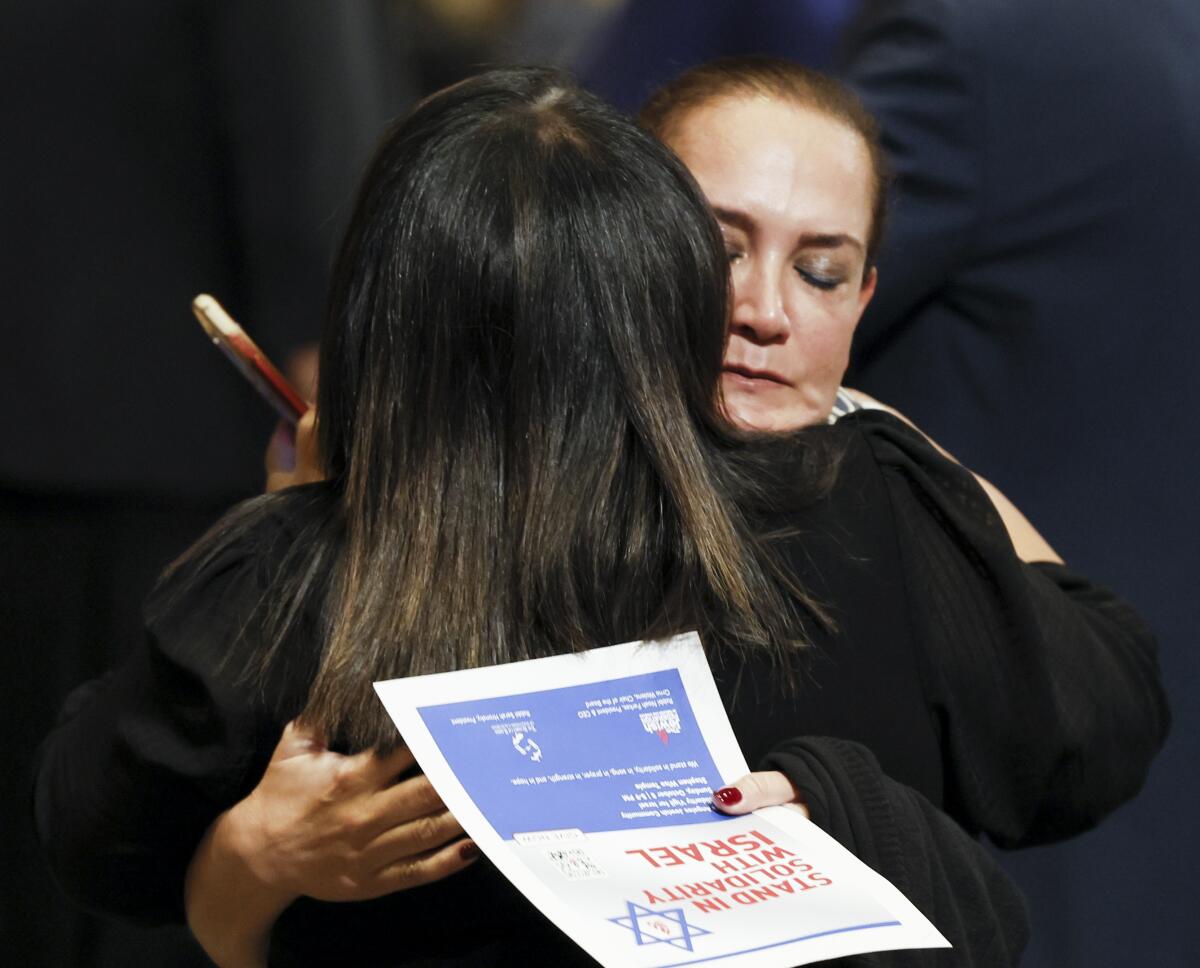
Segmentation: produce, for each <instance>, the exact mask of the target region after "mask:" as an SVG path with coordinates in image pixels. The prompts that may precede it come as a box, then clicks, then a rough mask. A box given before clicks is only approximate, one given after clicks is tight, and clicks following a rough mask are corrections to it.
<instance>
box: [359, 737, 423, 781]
mask: <svg viewBox="0 0 1200 968" xmlns="http://www.w3.org/2000/svg"><path fill="white" fill-rule="evenodd" d="M360 757H361V762H362V765H363V778H364V779H365V780H367V782H369V783H370V784H371V785H372V786H380V787H381V786H390V785H391V784H393V783H394V782H395V781H396V778H397V777H398V776H400V774H401V773H403V772H405V771H406V770H408V769H410V768H411V767H412V765H413V764H414V763H415V762H417V761H416V758H415V757H414V756H413V755H412V751H411V750H409V748H408V747H407V746H397V747H396V748H395V749H394V750H392V751H391V752H388V753H377V752H376V751H375V750H367V751H366V752H364V753H359V754H357V756H356V757H355V758H356V759H358V758H360Z"/></svg>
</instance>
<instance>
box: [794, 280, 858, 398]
mask: <svg viewBox="0 0 1200 968" xmlns="http://www.w3.org/2000/svg"><path fill="white" fill-rule="evenodd" d="M822 295H824V294H822ZM791 318H792V320H793V327H792V332H793V334H794V337H795V338H794V340H793V347H794V351H795V353H796V355H797V357H799V358H801V359H803V360H804V361H805V362H806V364H807V369H808V370H809V371H810V372H813V373H829V372H836V373H837V375H838V377H839V378H840V377H841V374H842V373H843V372H845V369H846V365H847V363H848V361H849V358H850V342H851V340H852V339H853V337H854V328H855V326H856V325H857V323H858V310H857V305H856V303H855V302H854V300H844V299H838V300H836V301H834V300H831V299H822V298H815V299H814V298H808V299H806V300H804V301H803V302H800V301H798V302H797V304H796V306H795V309H794V314H793V315H792V316H791Z"/></svg>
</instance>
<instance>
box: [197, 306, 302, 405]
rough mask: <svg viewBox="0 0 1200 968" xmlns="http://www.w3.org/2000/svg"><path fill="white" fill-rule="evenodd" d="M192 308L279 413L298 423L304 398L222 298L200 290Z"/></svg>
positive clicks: (261, 394) (228, 355)
mask: <svg viewBox="0 0 1200 968" xmlns="http://www.w3.org/2000/svg"><path fill="white" fill-rule="evenodd" d="M192 312H193V313H195V315H196V319H198V320H199V321H200V325H201V326H203V327H204V332H206V333H207V334H208V336H209V338H210V339H211V340H212V341H213V343H215V344H216V345H217V348H218V349H220V351H221V352H222V353H224V354H225V355H226V356H227V357H228V358H229V361H230V362H231V363H232V364H233V365H234V366H235V367H237V369H238V372H240V373H241V374H242V376H244V377H245V378H246V379H247V380H249V381H250V384H251V385H252V386H253V387H254V389H255V390H257V391H258V392H259V395H260V396H261V397H262V398H263V399H264V400H266V401H267V403H269V404H270V405H271V406H272V408H274V410H275V412H276V413H278V414H279V416H280V417H282V418H283V419H284V420H286V421H287V422H288V423H290V424H295V423H296V422H297V421H298V420H299V419H300V418H301V417H303V416H304V413H305V411H307V410H308V404H307V403H306V402H305V400H304V398H303V397H302V396H300V394H299V393H298V392H297V391H296V388H295V387H293V386H292V385H291V384H290V383H289V382H288V380H287V377H285V376H284V375H283V374H282V373H280V372H279V370H278V369H277V368H276V366H275V365H274V364H273V363H272V362H271V361H270V360H269V359H267V357H266V354H265V353H263V351H262V350H260V349H259V348H258V346H256V345H255V343H254V340H252V339H251V338H250V337H249V336H247V335H246V331H245V330H244V329H242V327H241V326H239V325H238V324H237V323H236V322H234V320H233V317H232V316H230V315H229V313H227V312H225V309H224V307H223V306H222V305H221V304H220V303H219V302H217V301H216V300H215V299H213V297H212V296H209V295H207V294H205V293H201V294H200V295H199V296H197V297H196V298H195V299H193V300H192Z"/></svg>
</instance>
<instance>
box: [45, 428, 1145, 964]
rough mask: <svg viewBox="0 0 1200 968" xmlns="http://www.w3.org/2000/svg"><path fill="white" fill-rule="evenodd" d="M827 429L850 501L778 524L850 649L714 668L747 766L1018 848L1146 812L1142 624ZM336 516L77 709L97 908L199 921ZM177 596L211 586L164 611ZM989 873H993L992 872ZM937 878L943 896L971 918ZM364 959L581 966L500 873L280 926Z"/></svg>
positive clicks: (59, 775) (284, 539)
mask: <svg viewBox="0 0 1200 968" xmlns="http://www.w3.org/2000/svg"><path fill="white" fill-rule="evenodd" d="M810 432H812V433H821V434H829V435H834V436H835V437H836V438H837V439H838V441H839V442H840V443H842V444H844V447H845V452H844V457H843V460H842V464H841V468H840V471H839V476H838V481H837V484H836V485H835V486H834V487H833V489H832V490H831V492H830V493H829V494H828V496H827V497H826V498H824V499H822V500H821V501H820V502H818V503H817V504H815V505H810V506H808V507H806V508H803V509H801V510H799V511H798V512H796V513H795V514H791V515H788V520H787V521H786V522H783V521H780V522H778V523H780V524H782V523H787V524H790V525H793V526H795V527H796V528H797V529H798V531H799V537H797V538H796V539H794V540H793V541H792V542H791V543H790V545H789V554H790V560H791V563H792V565H793V567H794V569H795V572H796V574H797V575H798V577H799V578H800V579H801V581H802V582H804V583H805V585H806V587H807V588H808V589H809V590H810V591H812V592H813V593H815V595H816V596H817V597H818V598H820V599H821V600H822V601H823V602H825V603H826V604H827V605H828V606H829V608H830V609H831V610H832V612H833V614H834V618H835V620H836V622H837V630H836V632H835V633H833V634H826V635H817V637H816V639H815V641H814V647H813V648H812V649H811V650H809V652H808V654H807V657H806V659H805V661H804V681H803V685H802V686H801V688H800V690H799V692H798V694H796V695H790V696H789V695H787V694H785V692H784V691H783V689H782V688H781V687H780V686H779V685H778V683H777V681H776V680H777V678H778V677H777V676H774V675H773V674H772V673H771V671H770V668H769V666H768V665H767V664H765V663H763V664H760V663H759V662H757V661H748V662H742V661H741V660H739V659H737V658H736V657H732V656H713V657H712V658H713V660H714V661H713V665H714V673H715V675H716V678H717V683H718V687H719V689H720V691H721V694H722V697H723V699H724V700H725V704H726V708H727V709H728V711H729V714H730V719H731V721H732V724H733V728H734V732H735V733H736V734H737V736H738V739H739V741H740V742H741V744H742V747H743V750H744V751H745V753H746V755H747V759H748V760H749V761H750V762H751V763H756V762H759V761H760V760H761V759H762V757H763V756H765V755H766V754H767V753H768V752H769V751H770V750H771V749H772V748H773V747H775V746H777V745H778V744H780V743H781V742H784V741H787V740H789V739H791V738H792V737H796V736H802V735H805V736H830V737H838V738H840V739H843V740H850V741H854V743H857V744H861V746H863V747H866V748H867V749H869V750H870V751H871V753H873V755H874V757H876V758H877V759H878V763H879V764H880V766H881V768H882V774H881V776H886V777H887V778H890V779H888V781H887V782H888V783H893V782H895V783H898V784H902V785H903V786H902V787H897V789H905V790H906V795H908V794H911V795H912V796H919V797H920V798H922V799H921V802H925V801H928V803H929V804H931V805H932V806H929V810H930V811H932V813H933V814H934V815H936V816H937V817H938V818H941V819H942V820H944V819H945V818H944V817H943V816H942V814H941V813H940V812H939V809H944V810H945V812H946V813H948V814H949V815H950V816H951V817H953V818H954V819H955V820H957V821H958V822H959V824H960V825H961V826H962V827H963V828H965V829H966V830H967V831H969V832H971V833H975V832H978V831H984V832H987V833H988V834H989V835H990V836H991V837H992V838H993V839H995V840H997V841H999V842H1001V843H1005V844H1016V843H1033V842H1037V841H1040V840H1046V839H1051V838H1055V837H1061V836H1065V835H1068V834H1071V833H1074V832H1077V831H1079V830H1081V829H1084V828H1086V827H1088V826H1090V825H1091V824H1094V823H1095V822H1097V821H1098V820H1099V819H1100V818H1101V817H1103V816H1104V815H1105V814H1106V813H1107V812H1108V811H1109V810H1111V809H1112V808H1113V807H1114V806H1116V805H1117V804H1118V803H1120V802H1122V801H1123V800H1125V799H1127V798H1128V797H1130V796H1132V795H1133V794H1134V793H1135V792H1136V790H1137V789H1138V787H1139V786H1140V785H1141V782H1142V780H1143V778H1144V775H1145V771H1146V769H1147V766H1148V764H1149V761H1150V759H1151V758H1152V756H1153V755H1154V753H1155V752H1156V751H1157V749H1158V747H1159V745H1160V744H1161V742H1162V739H1163V736H1164V734H1165V731H1166V725H1167V712H1166V707H1165V702H1164V699H1163V695H1162V691H1161V688H1160V685H1159V681H1158V671H1157V665H1156V660H1155V654H1154V643H1153V638H1152V636H1151V635H1150V634H1149V632H1148V631H1147V630H1146V629H1145V628H1144V626H1143V625H1142V623H1141V621H1140V620H1139V619H1138V617H1137V616H1136V614H1134V613H1133V612H1132V611H1131V610H1130V609H1129V608H1128V607H1127V606H1126V605H1125V604H1123V603H1122V602H1121V601H1120V600H1119V599H1117V598H1116V597H1115V596H1114V595H1113V594H1112V593H1110V592H1108V591H1107V590H1105V589H1102V588H1098V587H1096V586H1093V585H1091V584H1089V583H1088V582H1086V581H1085V580H1083V579H1081V578H1078V577H1077V576H1075V575H1073V574H1072V573H1071V572H1069V571H1068V570H1067V569H1066V568H1063V567H1061V566H1053V565H1035V566H1027V565H1024V564H1023V563H1021V562H1020V561H1019V560H1018V559H1017V558H1016V556H1015V555H1014V553H1013V550H1012V546H1011V544H1010V542H1009V540H1008V538H1007V535H1006V534H1005V532H1004V530H1003V528H1002V526H1001V524H1000V523H999V521H998V519H997V516H996V514H995V511H994V509H993V508H992V505H991V504H990V502H989V501H988V499H987V497H986V496H985V495H984V494H983V492H982V491H981V490H980V489H979V487H978V485H977V484H976V482H975V481H974V479H973V478H972V477H971V476H970V474H968V473H967V472H966V471H964V470H963V469H962V468H960V467H959V466H957V465H955V464H952V463H950V462H948V461H946V460H944V459H943V458H941V457H940V456H938V455H937V454H936V453H935V452H934V451H933V450H932V449H931V448H930V447H929V446H928V445H927V444H926V443H925V442H924V440H923V439H921V438H920V437H919V435H917V434H915V433H914V432H912V431H911V430H909V429H908V428H907V427H905V426H904V425H902V424H901V423H899V422H898V421H896V420H895V419H894V418H892V417H890V416H889V415H887V414H883V413H879V412H862V413H858V414H854V415H852V416H850V417H848V418H845V419H843V420H842V421H840V422H839V423H838V424H837V425H835V426H832V427H828V428H820V429H815V430H813V431H810ZM329 496H330V490H329V489H328V488H327V487H326V486H325V485H313V486H310V487H309V488H305V489H297V490H296V491H295V492H292V493H291V494H286V495H283V496H280V497H276V498H274V499H268V500H267V501H265V502H264V505H263V506H264V508H265V509H267V510H266V511H265V512H264V513H263V514H262V515H261V517H260V520H259V523H258V525H257V526H256V527H255V528H254V529H253V530H252V532H251V533H250V534H249V536H248V537H247V538H245V539H244V540H243V541H242V542H240V543H238V544H235V545H233V546H231V547H227V548H226V549H225V550H224V551H223V552H222V554H221V555H219V556H218V557H217V558H216V559H215V560H213V561H211V562H210V563H209V564H208V565H207V566H205V567H204V568H203V570H202V571H201V572H200V573H192V574H176V576H175V577H174V578H173V580H172V581H170V582H167V583H165V584H164V585H163V586H160V588H159V589H158V590H157V591H156V593H155V596H156V598H157V602H154V601H153V600H152V603H151V607H150V608H149V609H148V612H149V614H151V615H154V616H155V617H154V619H153V621H151V622H149V623H148V628H147V636H146V641H145V644H144V647H143V648H141V649H140V650H137V651H136V652H135V654H134V656H133V657H132V659H131V660H130V661H129V662H128V663H127V664H126V665H125V666H124V667H123V668H121V669H120V670H118V671H116V672H115V673H113V674H111V675H110V676H109V677H108V678H107V679H105V680H102V681H100V682H98V683H93V684H90V685H89V686H85V687H83V688H82V689H81V690H79V691H78V692H77V693H76V695H75V696H73V697H72V699H71V700H70V701H68V704H67V709H66V710H65V712H64V721H63V723H62V724H61V725H60V726H59V727H58V728H57V729H56V731H55V732H54V733H53V734H51V736H50V738H49V739H48V740H47V743H46V745H45V747H44V749H43V751H42V761H41V767H40V771H39V776H38V782H37V795H36V814H37V822H38V826H39V834H40V836H41V839H42V842H43V844H44V845H45V849H46V852H47V854H48V856H49V858H50V861H51V863H52V865H53V866H54V868H55V870H56V872H57V874H58V877H59V879H60V881H61V882H62V884H63V885H64V887H65V888H66V889H67V890H68V891H69V892H70V893H71V894H73V895H74V896H75V897H77V898H78V899H79V900H81V901H83V902H84V903H86V904H89V905H91V906H95V907H97V908H100V909H102V910H106V911H108V912H111V913H115V914H120V915H125V916H131V917H137V918H140V919H143V920H151V921H155V920H165V919H171V918H175V919H178V918H181V917H182V882H183V873H184V870H185V868H186V864H187V862H188V860H189V858H190V856H191V854H192V851H193V850H194V848H195V845H196V843H197V842H198V841H199V839H200V837H201V835H202V834H203V832H204V830H205V829H206V828H207V826H208V825H209V824H210V823H211V822H212V820H213V819H214V818H215V816H216V815H217V814H218V813H219V812H220V811H222V810H224V809H226V808H227V807H229V806H230V805H232V804H233V803H235V802H236V801H237V800H239V799H241V798H242V797H244V796H245V795H246V794H247V793H248V792H249V791H250V790H251V789H252V788H253V786H254V785H255V783H256V782H257V780H258V778H259V777H260V776H261V774H262V772H263V770H264V769H265V766H266V763H267V761H268V759H269V756H270V754H271V751H272V750H273V748H274V746H275V743H276V741H277V740H278V738H279V735H280V733H281V731H282V728H283V726H284V724H285V723H286V722H287V720H288V719H290V718H292V717H293V716H294V715H295V714H296V713H298V712H299V710H300V706H301V704H302V702H303V686H304V684H305V683H307V681H309V679H308V677H309V676H310V675H311V670H312V668H313V664H314V662H315V659H316V656H317V643H316V642H315V641H301V640H299V639H297V640H296V641H294V642H293V643H292V645H291V646H289V647H290V648H291V649H293V655H292V657H291V658H290V659H289V662H288V665H287V670H286V671H287V675H288V679H287V681H276V682H273V683H272V684H269V685H268V687H267V689H266V693H267V694H262V693H260V692H259V691H257V690H255V689H253V688H250V687H247V686H245V685H239V684H237V683H236V682H235V681H233V676H232V674H230V673H229V672H227V671H221V670H222V669H224V668H226V667H221V666H219V665H218V657H219V656H221V655H223V654H225V653H226V652H227V651H228V649H229V647H230V643H232V642H235V641H240V643H241V644H240V645H238V646H237V648H250V649H252V648H255V647H256V638H255V630H254V628H252V627H251V628H248V629H246V634H245V635H243V636H241V637H240V639H239V635H238V633H239V632H240V631H242V630H243V627H244V626H245V625H246V622H247V619H248V617H249V616H250V615H251V613H252V611H253V607H254V605H255V603H256V602H257V601H258V599H259V597H260V596H261V594H262V592H263V589H264V588H265V587H266V585H267V583H268V582H269V581H270V578H271V575H272V571H273V569H274V567H275V566H276V565H277V563H278V562H279V560H280V559H281V557H282V555H283V553H284V551H285V549H286V547H287V545H288V543H289V540H290V539H291V536H293V535H295V534H296V533H297V531H298V529H299V528H300V527H301V526H302V524H303V521H304V520H305V517H306V516H308V515H313V514H322V513H328V507H329V500H328V498H329ZM772 523H773V522H764V524H766V525H768V526H769V525H771V524H772ZM179 581H187V582H188V583H189V586H188V588H189V590H188V591H187V593H186V594H184V595H182V596H180V597H178V600H177V601H175V602H173V604H171V606H170V607H163V603H164V602H167V601H170V599H171V597H172V596H173V595H176V594H177V592H178V585H177V582H179ZM599 644H606V643H597V645H599ZM233 665H234V666H236V663H233ZM854 748H857V747H854ZM836 755H837V756H841V755H843V754H842V753H838V754H836ZM801 785H802V786H803V785H804V784H801ZM847 789H848V787H847ZM914 791H915V792H914ZM843 793H844V790H839V789H836V788H831V789H826V790H820V791H814V792H813V794H812V795H813V796H814V798H817V799H823V798H833V799H834V800H835V801H836V800H837V798H839V797H841V796H842V795H843ZM839 809H842V810H843V812H844V811H845V810H846V809H850V807H847V806H846V805H843V806H842V807H840V808H839ZM826 812H828V811H826ZM876 822H878V823H882V822H883V821H882V820H877V821H876ZM945 828H946V830H949V831H952V832H953V834H954V835H953V836H950V835H946V834H945V832H944V831H942V832H941V833H939V834H938V835H937V836H931V837H930V838H929V840H930V843H931V844H933V845H934V847H935V848H936V849H937V850H945V851H948V852H951V853H953V852H956V851H962V850H968V851H970V850H973V849H974V846H975V845H973V844H971V843H970V842H969V839H968V838H967V837H966V836H965V835H963V836H962V837H961V838H960V839H956V837H957V834H958V828H956V827H954V825H953V824H950V823H946V824H945ZM835 832H836V831H835ZM916 842H917V840H916V839H915V838H914V840H913V842H912V843H914V844H915V843H916ZM931 849H932V848H931ZM966 856H968V861H969V863H968V866H970V867H972V869H974V868H975V867H977V864H978V863H983V862H984V861H983V860H979V858H983V855H982V854H981V853H980V854H979V855H978V858H977V857H976V856H975V855H974V854H968V855H966ZM952 869H953V865H946V867H945V868H944V870H946V871H949V870H952ZM946 876H949V875H946ZM938 877H939V878H940V880H938V883H940V884H941V887H942V889H943V894H944V896H946V897H949V898H954V897H955V896H957V894H958V892H957V890H956V889H950V890H947V889H946V888H947V882H946V879H945V876H942V875H938ZM976 880H977V881H978V880H979V879H978V878H977V879H976ZM984 880H986V879H984ZM922 890H924V888H922V887H921V886H920V885H918V886H917V887H916V888H914V892H915V893H913V894H912V895H911V896H912V899H913V901H914V902H915V903H916V904H917V905H918V906H922V905H923V904H924V903H925V902H926V901H927V900H929V898H928V897H925V896H922V894H921V891H922ZM985 907H986V906H985ZM449 911H453V912H455V915H454V916H455V919H456V921H455V928H454V930H452V931H451V930H448V924H447V922H446V920H445V919H446V917H447V914H446V912H449ZM350 939H353V941H354V942H355V943H356V944H361V945H362V946H363V947H364V948H366V949H372V948H373V947H375V946H378V949H379V951H380V952H381V953H385V954H386V955H388V956H390V957H391V958H395V957H396V953H397V952H399V953H400V954H402V955H403V956H406V957H409V958H410V959H415V960H413V961H411V962H410V963H420V959H421V958H422V957H425V958H429V959H433V960H436V961H438V962H439V963H445V959H446V958H448V957H450V956H452V955H454V954H458V955H461V956H462V957H463V958H464V959H465V960H466V961H467V962H469V963H472V964H480V963H487V962H488V958H489V957H491V959H492V961H493V962H494V963H503V961H504V959H505V958H506V957H508V956H510V955H512V954H513V953H514V952H517V951H524V950H525V949H526V945H528V944H531V943H533V944H538V945H542V944H545V945H551V946H554V947H555V948H557V947H559V946H560V945H561V946H563V950H564V952H567V953H571V952H572V951H573V949H571V948H570V946H569V945H565V944H564V943H563V942H562V941H561V939H559V937H558V936H557V934H556V932H554V930H553V929H551V928H550V927H549V926H548V925H547V924H546V923H545V922H544V921H543V920H542V919H541V916H540V915H538V914H537V913H536V912H535V911H534V910H533V909H532V907H531V906H530V905H528V903H527V902H525V901H524V900H523V899H522V898H521V897H520V896H519V895H518V894H517V893H516V892H515V891H514V890H513V889H511V888H510V887H508V885H507V884H506V883H505V882H503V880H502V879H501V878H500V877H499V875H498V874H496V873H495V871H494V870H492V869H491V868H490V867H488V866H487V865H486V864H482V863H481V864H477V865H475V866H474V867H472V868H471V869H469V870H467V871H465V872H463V873H461V874H458V875H456V876H454V877H452V878H450V879H448V880H446V881H442V882H440V883H438V884H434V885H430V886H427V887H423V888H419V889H416V890H412V891H408V892H404V893H402V894H399V895H394V896H392V897H388V898H383V899H380V900H378V901H373V902H368V903H362V904H336V905H335V904H322V903H318V902H315V901H310V900H307V899H305V900H301V901H299V902H297V903H296V904H295V905H293V906H292V908H290V909H289V911H288V912H286V913H285V914H284V916H283V918H282V919H281V920H280V922H279V924H278V925H277V927H276V931H275V951H276V956H277V958H278V959H279V962H280V963H285V962H286V961H288V960H290V959H289V958H288V957H287V954H288V953H289V952H290V953H292V954H297V953H299V954H297V957H298V958H299V960H300V961H304V960H306V959H307V960H309V961H310V962H312V963H323V962H324V961H327V960H328V961H336V960H338V959H339V958H345V957H346V956H347V955H348V952H347V951H345V950H344V948H343V947H342V946H344V945H345V944H346V943H347V941H348V940H350ZM329 945H333V946H335V948H336V950H334V949H332V948H328V947H323V946H329ZM510 945H511V946H510ZM1018 947H1019V945H1018ZM547 950H549V949H547ZM354 960H355V961H356V962H357V963H368V962H369V956H368V955H367V954H365V953H364V952H360V951H355V952H354ZM384 963H389V962H386V961H385V962H384Z"/></svg>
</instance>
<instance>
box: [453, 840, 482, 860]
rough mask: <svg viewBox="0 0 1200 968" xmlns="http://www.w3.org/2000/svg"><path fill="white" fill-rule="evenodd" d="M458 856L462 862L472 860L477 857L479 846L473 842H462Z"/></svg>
mask: <svg viewBox="0 0 1200 968" xmlns="http://www.w3.org/2000/svg"><path fill="white" fill-rule="evenodd" d="M458 856H459V857H460V858H461V859H462V860H474V859H475V858H476V857H478V856H479V845H478V844H477V843H475V841H473V840H467V841H464V842H463V845H462V846H461V847H459V848H458Z"/></svg>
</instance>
